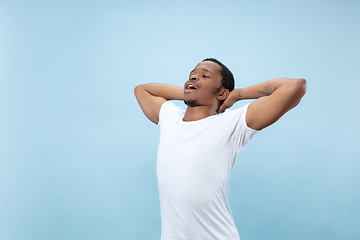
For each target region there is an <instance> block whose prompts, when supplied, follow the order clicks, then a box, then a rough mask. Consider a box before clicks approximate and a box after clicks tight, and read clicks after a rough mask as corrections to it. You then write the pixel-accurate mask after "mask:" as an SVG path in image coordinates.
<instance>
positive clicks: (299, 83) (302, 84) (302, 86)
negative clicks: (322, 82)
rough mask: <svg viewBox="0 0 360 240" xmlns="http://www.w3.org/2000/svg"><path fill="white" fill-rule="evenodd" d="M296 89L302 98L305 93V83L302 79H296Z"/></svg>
mask: <svg viewBox="0 0 360 240" xmlns="http://www.w3.org/2000/svg"><path fill="white" fill-rule="evenodd" d="M296 84H297V88H298V89H299V92H300V93H301V95H302V96H304V95H305V93H306V92H307V81H306V80H305V79H304V78H298V79H297V80H296Z"/></svg>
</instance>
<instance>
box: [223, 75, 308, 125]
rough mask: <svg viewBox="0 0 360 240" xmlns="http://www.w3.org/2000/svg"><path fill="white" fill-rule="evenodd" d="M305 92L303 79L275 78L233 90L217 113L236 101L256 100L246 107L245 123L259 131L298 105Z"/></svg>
mask: <svg viewBox="0 0 360 240" xmlns="http://www.w3.org/2000/svg"><path fill="white" fill-rule="evenodd" d="M306 90H307V83H306V80H305V79H303V78H298V79H291V78H276V79H272V80H269V81H265V82H262V83H258V84H255V85H251V86H249V87H246V88H236V89H234V90H233V91H231V93H230V95H229V97H228V98H227V99H226V100H225V101H224V103H223V104H222V105H221V106H220V107H219V110H218V112H219V113H221V112H223V111H225V109H226V108H229V107H231V106H232V105H233V104H234V103H235V102H236V101H239V100H242V99H256V100H255V101H253V102H252V103H251V104H250V105H249V107H248V110H247V113H246V123H247V125H248V126H249V127H250V128H252V129H255V130H261V129H263V128H265V127H267V126H269V125H271V124H273V123H274V122H276V121H277V120H279V118H281V117H282V116H283V115H284V114H285V113H286V112H288V111H289V110H290V109H292V108H294V107H295V106H296V105H297V104H299V102H300V100H301V98H302V97H303V96H304V95H305V93H306Z"/></svg>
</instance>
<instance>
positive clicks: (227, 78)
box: [203, 58, 235, 92]
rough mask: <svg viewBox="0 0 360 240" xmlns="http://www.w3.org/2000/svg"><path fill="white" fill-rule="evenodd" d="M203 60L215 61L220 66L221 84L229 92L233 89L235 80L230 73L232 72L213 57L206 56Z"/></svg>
mask: <svg viewBox="0 0 360 240" xmlns="http://www.w3.org/2000/svg"><path fill="white" fill-rule="evenodd" d="M205 61H211V62H214V63H217V64H218V65H219V66H220V67H221V71H220V73H221V77H222V79H221V85H222V86H223V87H224V88H225V89H228V90H229V92H231V91H232V90H234V87H235V80H234V76H233V74H232V72H231V71H230V70H229V69H228V68H227V67H226V66H225V65H224V64H222V63H221V62H220V61H218V60H217V59H215V58H206V59H204V60H203V62H205Z"/></svg>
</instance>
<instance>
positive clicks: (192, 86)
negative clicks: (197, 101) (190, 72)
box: [188, 84, 197, 89]
mask: <svg viewBox="0 0 360 240" xmlns="http://www.w3.org/2000/svg"><path fill="white" fill-rule="evenodd" d="M188 89H197V87H196V86H195V85H192V84H190V85H189V86H188Z"/></svg>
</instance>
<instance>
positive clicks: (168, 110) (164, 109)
mask: <svg viewBox="0 0 360 240" xmlns="http://www.w3.org/2000/svg"><path fill="white" fill-rule="evenodd" d="M184 113H185V110H184V109H183V108H181V107H179V106H176V105H175V104H174V103H173V102H171V101H166V102H164V103H163V104H162V105H161V108H160V112H159V123H160V122H164V121H169V120H176V119H179V118H181V117H182V116H183V115H184ZM159 125H160V124H159Z"/></svg>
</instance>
